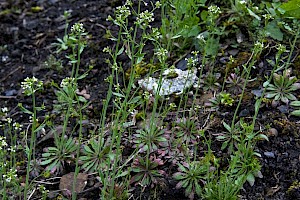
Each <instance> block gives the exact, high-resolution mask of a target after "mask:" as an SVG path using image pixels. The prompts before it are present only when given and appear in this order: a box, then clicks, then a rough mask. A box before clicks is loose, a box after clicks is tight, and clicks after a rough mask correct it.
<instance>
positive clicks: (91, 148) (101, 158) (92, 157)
mask: <svg viewBox="0 0 300 200" xmlns="http://www.w3.org/2000/svg"><path fill="white" fill-rule="evenodd" d="M82 153H83V156H80V157H79V160H80V161H81V162H82V163H83V165H82V166H81V168H83V169H84V170H85V171H87V172H89V173H92V172H95V171H97V170H100V169H101V170H107V162H113V161H114V159H115V155H114V154H113V153H112V152H110V146H109V140H107V141H106V142H105V140H104V138H101V139H100V141H97V140H95V139H91V140H90V142H89V144H88V145H84V146H83V149H82Z"/></svg>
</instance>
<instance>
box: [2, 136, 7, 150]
mask: <svg viewBox="0 0 300 200" xmlns="http://www.w3.org/2000/svg"><path fill="white" fill-rule="evenodd" d="M6 146H7V143H6V137H2V136H0V150H2V149H4V148H5V147H6Z"/></svg>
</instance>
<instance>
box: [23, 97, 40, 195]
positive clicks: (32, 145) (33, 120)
mask: <svg viewBox="0 0 300 200" xmlns="http://www.w3.org/2000/svg"><path fill="white" fill-rule="evenodd" d="M32 107H33V116H32V127H31V138H30V146H29V152H28V159H27V168H26V180H25V188H24V199H27V192H28V188H29V175H30V162H31V159H32V157H33V159H34V146H35V130H36V126H37V124H36V122H37V116H36V111H37V110H36V103H35V95H34V93H32Z"/></svg>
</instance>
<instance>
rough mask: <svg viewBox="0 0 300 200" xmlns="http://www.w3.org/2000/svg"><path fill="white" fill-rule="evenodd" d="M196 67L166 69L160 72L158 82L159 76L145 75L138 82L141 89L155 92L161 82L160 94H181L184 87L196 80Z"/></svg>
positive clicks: (191, 84) (189, 85)
mask: <svg viewBox="0 0 300 200" xmlns="http://www.w3.org/2000/svg"><path fill="white" fill-rule="evenodd" d="M196 74H197V69H196V68H192V69H191V70H186V71H182V70H180V69H167V70H165V71H164V72H163V73H162V76H163V77H162V80H161V83H160V80H159V78H153V77H147V78H144V79H141V80H139V81H138V84H139V85H140V87H142V88H143V89H145V90H147V91H149V92H151V93H152V94H156V93H157V90H158V88H159V84H161V87H160V91H159V92H158V94H159V95H160V96H166V95H170V94H174V93H176V94H181V93H182V92H183V90H184V89H186V88H189V87H191V86H193V84H194V83H196V82H197V80H198V77H197V76H196Z"/></svg>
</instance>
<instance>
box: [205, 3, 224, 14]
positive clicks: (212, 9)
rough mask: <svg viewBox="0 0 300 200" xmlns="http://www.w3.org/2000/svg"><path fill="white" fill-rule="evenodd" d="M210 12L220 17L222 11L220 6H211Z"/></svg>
mask: <svg viewBox="0 0 300 200" xmlns="http://www.w3.org/2000/svg"><path fill="white" fill-rule="evenodd" d="M208 12H210V13H211V14H212V15H218V14H220V13H221V10H220V8H219V7H218V6H215V5H211V6H209V7H208Z"/></svg>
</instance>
